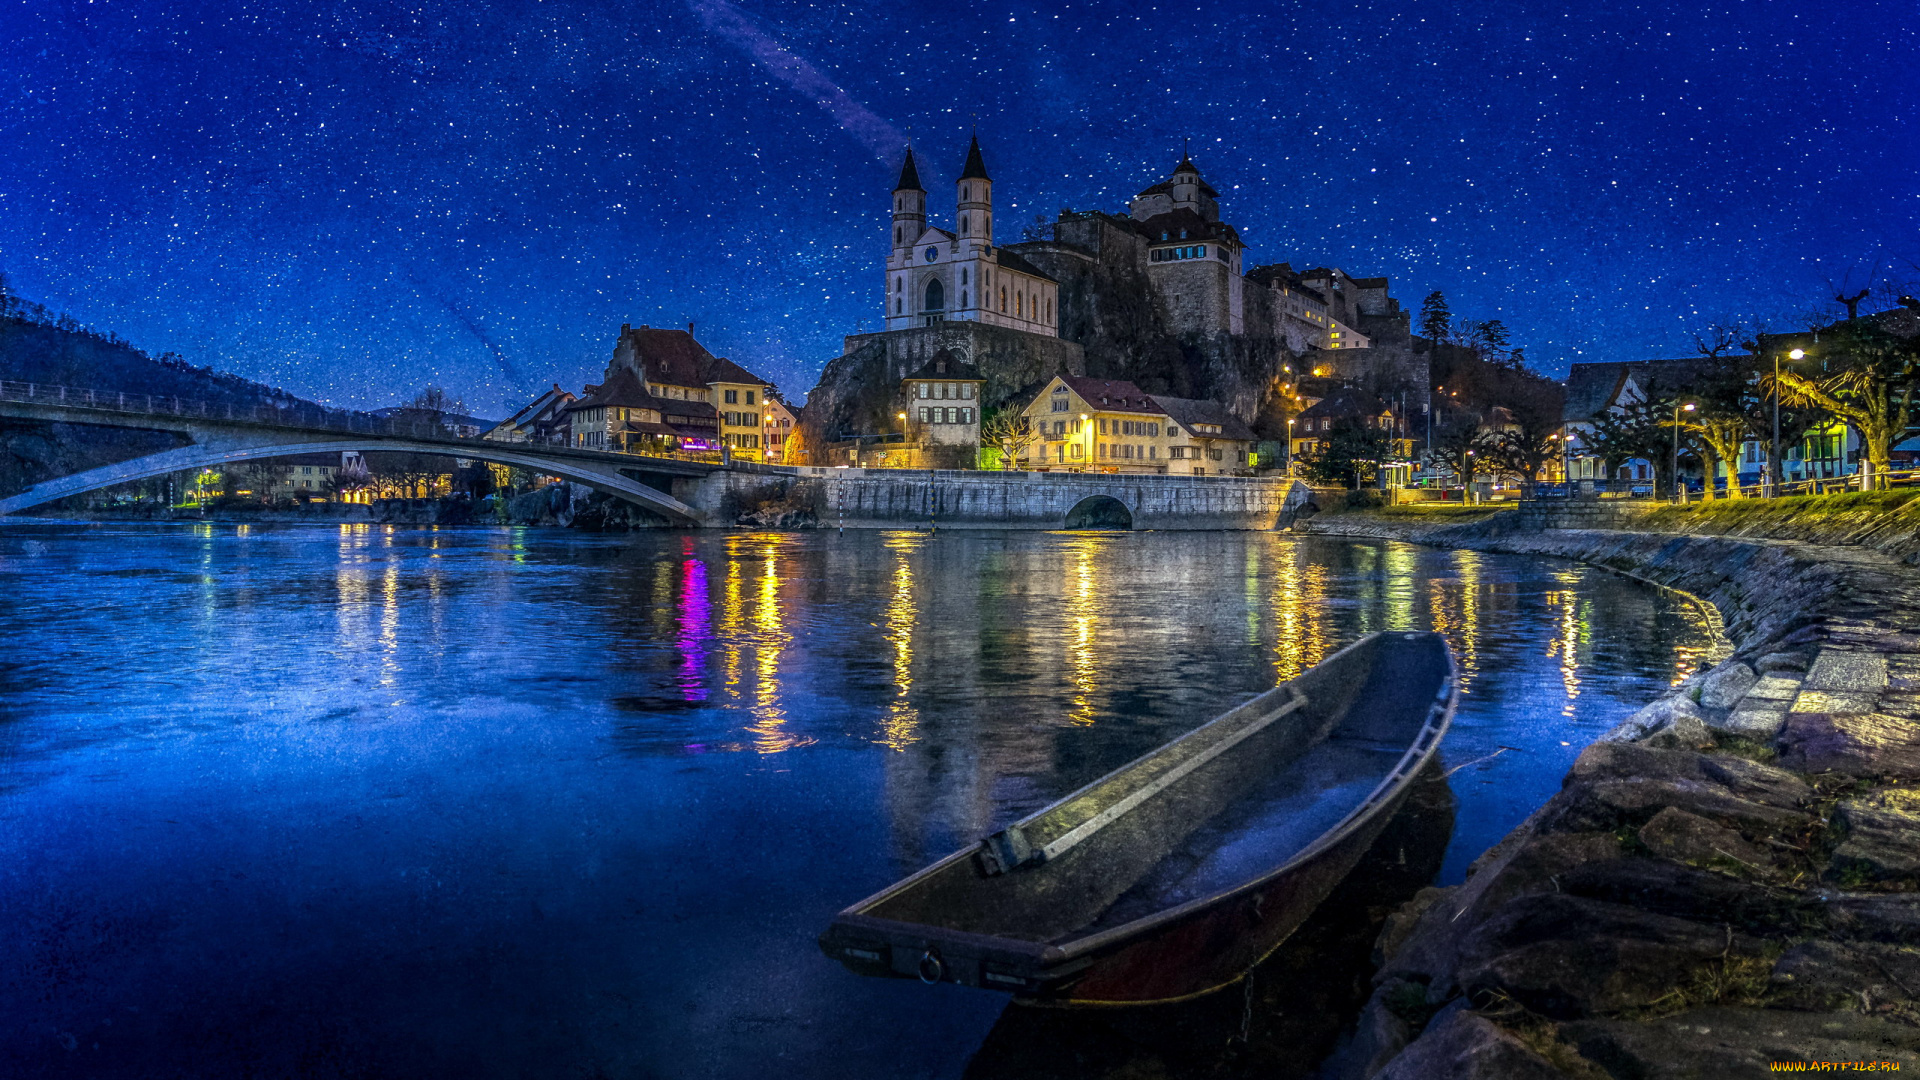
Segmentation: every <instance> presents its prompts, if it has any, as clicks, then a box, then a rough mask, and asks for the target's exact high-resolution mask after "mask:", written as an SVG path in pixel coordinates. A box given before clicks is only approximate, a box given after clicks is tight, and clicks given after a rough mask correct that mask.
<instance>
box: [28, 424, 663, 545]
mask: <svg viewBox="0 0 1920 1080" xmlns="http://www.w3.org/2000/svg"><path fill="white" fill-rule="evenodd" d="M346 450H357V451H360V452H362V453H364V452H367V451H402V452H412V453H417V454H433V455H436V456H439V457H460V458H473V459H475V460H477V461H488V462H492V463H494V464H497V465H518V466H520V467H522V468H526V469H533V470H535V471H538V472H541V473H544V474H547V475H550V476H558V477H560V478H561V479H564V480H569V481H572V482H574V483H577V484H584V485H586V486H587V487H590V488H593V489H594V490H596V491H604V492H606V493H607V494H609V495H614V496H617V497H619V498H622V499H626V500H627V501H628V502H632V503H638V504H639V505H641V506H644V507H646V508H647V509H648V510H651V511H653V512H654V513H656V514H659V515H661V516H662V517H664V518H666V519H667V520H669V521H672V522H675V523H677V524H683V525H696V524H699V521H700V518H699V515H698V514H697V513H696V512H695V511H694V510H693V508H692V507H690V506H688V505H687V504H685V503H683V502H681V501H680V500H678V499H676V498H674V497H673V496H671V495H669V494H667V493H666V492H664V491H661V490H659V489H658V488H655V487H652V486H650V485H648V484H646V483H645V482H643V481H640V480H635V479H633V478H632V477H629V476H626V475H624V474H623V473H621V472H620V471H619V468H620V467H621V466H620V464H619V463H613V462H609V463H604V464H603V463H600V462H588V461H571V460H568V459H566V458H564V457H560V456H558V455H554V456H549V455H546V454H542V453H540V452H539V451H538V450H537V449H534V448H531V447H525V446H524V445H523V444H519V443H501V442H485V441H481V442H474V443H471V444H468V443H461V444H459V445H457V446H451V445H448V444H447V443H444V442H435V441H430V440H420V441H417V442H416V441H414V440H410V439H401V438H391V437H386V438H373V439H354V438H318V439H311V440H308V441H302V442H297V443H271V442H262V443H257V444H253V445H239V446H235V445H202V444H192V445H188V446H181V447H176V448H174V449H172V450H163V451H161V452H160V453H157V454H148V455H147V456H145V457H139V458H134V459H132V460H130V461H122V462H117V463H115V464H113V465H102V466H100V467H99V468H94V469H87V470H84V471H82V472H77V473H72V474H70V475H68V476H62V477H59V478H57V479H53V480H48V481H45V482H43V483H39V484H35V485H34V486H33V487H30V488H28V489H27V490H25V491H23V492H21V493H20V494H18V495H14V496H11V497H9V498H5V499H0V515H6V514H13V513H18V512H19V511H21V510H27V509H31V508H32V507H35V506H40V505H42V504H44V503H50V502H53V501H55V500H57V499H64V498H66V497H68V496H70V495H83V494H85V493H87V492H89V491H98V490H99V489H101V488H104V487H112V486H113V485H115V484H124V483H127V482H129V481H133V480H145V479H147V478H148V477H151V476H161V475H164V474H166V473H170V472H181V471H185V470H196V469H204V468H207V467H208V466H212V465H222V464H230V463H232V462H236V461H257V460H259V459H261V458H274V457H287V456H290V455H293V454H331V453H339V452H342V451H346ZM640 465H644V461H636V462H635V463H634V464H632V465H627V466H625V467H627V468H634V467H636V466H640Z"/></svg>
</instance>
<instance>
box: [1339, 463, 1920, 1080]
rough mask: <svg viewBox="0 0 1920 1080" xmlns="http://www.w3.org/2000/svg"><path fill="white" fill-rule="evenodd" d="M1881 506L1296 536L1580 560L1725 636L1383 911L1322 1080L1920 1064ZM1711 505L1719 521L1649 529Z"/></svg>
mask: <svg viewBox="0 0 1920 1080" xmlns="http://www.w3.org/2000/svg"><path fill="white" fill-rule="evenodd" d="M1783 502H1784V500H1783ZM1897 510H1899V507H1897V506H1895V507H1891V508H1889V507H1887V506H1881V507H1878V508H1874V507H1865V508H1862V507H1848V506H1846V504H1839V505H1838V506H1835V507H1830V508H1829V509H1828V510H1827V511H1825V512H1823V511H1822V510H1821V509H1820V508H1818V507H1806V506H1803V507H1801V508H1799V509H1798V510H1793V509H1792V508H1785V509H1782V508H1778V507H1776V508H1770V509H1764V510H1763V509H1762V508H1758V507H1756V508H1754V510H1751V511H1747V513H1749V514H1753V515H1755V518H1763V519H1764V520H1755V519H1743V518H1741V517H1740V515H1739V514H1738V513H1735V512H1722V513H1720V514H1718V515H1713V516H1710V515H1698V516H1693V517H1689V516H1687V512H1686V511H1680V510H1675V511H1671V512H1656V513H1653V514H1648V515H1644V516H1642V517H1640V518H1639V519H1638V520H1636V521H1635V522H1634V524H1635V525H1636V527H1637V528H1638V529H1640V530H1643V531H1631V532H1630V531H1621V530H1600V529H1564V528H1538V527H1529V526H1538V525H1540V524H1548V525H1551V524H1553V522H1550V521H1549V522H1544V523H1543V522H1539V521H1533V522H1523V521H1521V520H1520V519H1521V515H1520V514H1518V513H1503V514H1497V515H1494V516H1493V517H1491V518H1487V519H1484V520H1481V521H1478V522H1475V523H1472V524H1466V525H1458V524H1455V525H1430V524H1423V523H1421V521H1420V520H1419V519H1418V518H1417V517H1416V516H1414V515H1404V516H1401V515H1394V514H1333V515H1322V516H1320V517H1316V518H1314V519H1312V520H1311V521H1310V522H1308V523H1307V524H1306V525H1304V526H1303V528H1304V529H1305V530H1307V531H1312V532H1315V533H1322V534H1328V535H1343V536H1350V537H1376V538H1381V539H1397V540H1408V541H1413V542H1417V543H1423V544H1432V545H1438V546H1448V547H1469V548H1474V549H1477V550H1486V551H1498V552H1511V553H1517V554H1537V555H1554V556H1561V557H1565V558H1571V559H1578V560H1581V561H1584V562H1589V563H1593V564H1595V565H1598V566H1603V567H1607V568H1610V569H1613V570H1616V571H1619V572H1622V573H1627V574H1631V575H1634V576H1636V577H1639V578H1642V579H1644V580H1647V581H1649V582H1652V583H1655V584H1658V585H1663V586H1667V587H1671V588H1676V589H1681V590H1684V591H1686V592H1688V593H1691V594H1693V595H1695V596H1697V597H1700V598H1701V599H1703V600H1706V601H1708V602H1710V603H1712V604H1713V605H1714V606H1715V607H1716V608H1717V609H1718V610H1719V613H1720V615H1721V617H1722V619H1723V621H1724V624H1725V628H1726V634H1727V636H1728V638H1729V639H1730V641H1731V642H1732V644H1733V646H1734V649H1733V652H1732V655H1730V656H1729V657H1727V658H1726V659H1725V660H1724V661H1722V662H1721V663H1719V664H1717V665H1715V666H1714V667H1713V668H1711V669H1710V670H1707V671H1702V672H1699V673H1697V674H1695V675H1694V676H1692V677H1690V678H1688V679H1686V680H1685V681H1684V682H1682V683H1680V684H1679V685H1678V686H1677V687H1676V688H1675V690H1674V692H1673V693H1672V694H1671V695H1670V696H1668V697H1666V698H1663V699H1661V700H1658V701H1655V702H1653V703H1651V704H1649V705H1647V706H1646V707H1645V708H1643V709H1641V710H1640V711H1639V712H1637V713H1635V714H1634V715H1633V716H1632V717H1631V718H1629V719H1628V720H1627V721H1626V722H1625V723H1623V724H1621V725H1620V726H1619V727H1618V728H1616V729H1615V730H1614V731H1612V732H1610V733H1609V734H1608V735H1606V736H1604V737H1603V738H1602V740H1601V741H1600V742H1598V743H1596V744H1595V745H1594V746H1592V747H1590V748H1589V749H1588V750H1587V751H1586V752H1585V753H1583V754H1582V755H1581V756H1580V758H1579V760H1578V761H1577V762H1576V763H1575V765H1574V767H1573V770H1572V771H1571V773H1569V774H1568V776H1567V778H1566V781H1565V784H1564V786H1563V788H1562V790H1561V792H1560V793H1559V794H1558V795H1556V796H1555V797H1554V798H1553V799H1552V800H1550V801H1549V802H1548V803H1547V804H1546V805H1545V806H1543V807H1541V808H1540V809H1539V810H1538V811H1536V812H1535V813H1534V814H1533V815H1532V816H1531V817H1530V818H1528V820H1527V821H1526V822H1524V823H1523V824H1521V825H1520V826H1519V827H1518V828H1517V829H1515V830H1514V831H1513V832H1512V833H1511V834H1509V835H1508V836H1507V837H1506V839H1504V840H1503V841H1502V842H1501V843H1500V844H1498V845H1496V846H1495V847H1494V848H1493V849H1492V850H1490V851H1488V852H1487V853H1486V854H1484V855H1482V856H1481V857H1480V859H1479V860H1478V861H1477V862H1475V864H1474V865H1473V868H1472V869H1471V870H1470V872H1469V874H1468V877H1467V880H1466V881H1465V882H1464V883H1463V884H1460V885H1456V886H1452V887H1448V888H1429V889H1425V890H1422V891H1421V893H1420V894H1419V895H1418V896H1417V897H1416V898H1415V899H1414V900H1413V901H1412V902H1411V903H1409V904H1408V905H1406V906H1405V907H1404V908H1402V909H1401V910H1399V911H1398V912H1397V913H1396V914H1395V915H1394V916H1393V917H1392V918H1391V919H1390V920H1389V922H1388V924H1387V928H1386V930H1385V931H1384V932H1383V933H1382V934H1381V937H1380V939H1379V941H1378V943H1377V945H1376V959H1377V962H1378V971H1377V973H1376V975H1375V983H1374V987H1375V989H1374V994H1373V997H1372V999H1371V1000H1370V1001H1369V1003H1368V1005H1367V1007H1366V1009H1365V1011H1364V1013H1363V1015H1362V1017H1361V1020H1360V1024H1359V1030H1358V1031H1357V1033H1356V1036H1355V1040H1354V1043H1353V1045H1352V1046H1350V1047H1349V1048H1348V1049H1347V1051H1346V1052H1345V1053H1344V1054H1343V1055H1342V1056H1341V1058H1340V1059H1339V1061H1338V1062H1336V1063H1335V1064H1334V1065H1333V1066H1332V1069H1333V1071H1334V1073H1335V1074H1336V1075H1340V1076H1345V1077H1374V1076H1378V1077H1382V1078H1388V1080H1402V1078H1409V1077H1416V1076H1418V1077H1423V1078H1429V1080H1431V1078H1435V1077H1485V1078H1492V1077H1503V1078H1514V1077H1519V1078H1534V1077H1540V1078H1552V1077H1588V1078H1598V1077H1612V1078H1621V1080H1624V1078H1628V1077H1634V1078H1639V1077H1695V1076H1699V1077H1707V1076H1713V1077H1719V1076H1749V1075H1751V1076H1759V1075H1763V1074H1765V1073H1767V1072H1768V1071H1769V1070H1770V1066H1769V1063H1770V1062H1899V1063H1901V1065H1903V1066H1904V1067H1905V1068H1907V1069H1914V1068H1920V571H1916V570H1914V569H1913V568H1911V567H1910V565H1909V564H1908V563H1909V560H1910V559H1912V558H1913V557H1914V555H1915V552H1920V544H1916V543H1915V542H1914V530H1913V526H1912V525H1906V527H1905V531H1904V532H1903V531H1902V530H1901V529H1900V528H1898V527H1891V526H1890V525H1889V523H1888V522H1887V521H1885V520H1875V519H1876V518H1878V519H1884V518H1885V517H1886V516H1887V514H1888V513H1889V512H1890V511H1897ZM1869 511H1871V512H1869ZM1904 516H1905V515H1904V514H1902V517H1904ZM1709 517H1710V518H1711V521H1710V523H1711V524H1713V525H1714V526H1716V527H1714V528H1713V529H1712V531H1713V532H1715V533H1718V534H1719V535H1688V534H1681V533H1677V532H1665V531H1654V530H1656V529H1659V528H1661V527H1666V528H1680V527H1687V526H1688V525H1691V524H1693V523H1696V522H1700V521H1701V520H1702V519H1703V518H1709ZM1783 537H1784V538H1783ZM1881 1067H1882V1068H1885V1066H1884V1065H1883V1066H1881Z"/></svg>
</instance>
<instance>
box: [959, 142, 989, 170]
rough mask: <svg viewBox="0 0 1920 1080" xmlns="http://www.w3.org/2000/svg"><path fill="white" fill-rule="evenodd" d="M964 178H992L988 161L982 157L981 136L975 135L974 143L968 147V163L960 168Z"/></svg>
mask: <svg viewBox="0 0 1920 1080" xmlns="http://www.w3.org/2000/svg"><path fill="white" fill-rule="evenodd" d="M960 179H962V180H992V179H993V178H992V177H990V176H988V175H987V163H986V162H985V161H984V160H982V159H981V157H980V136H978V135H975V136H974V137H973V145H972V146H969V147H967V164H966V167H965V168H962V169H961V170H960Z"/></svg>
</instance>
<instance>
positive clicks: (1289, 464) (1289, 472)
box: [1287, 416, 1294, 476]
mask: <svg viewBox="0 0 1920 1080" xmlns="http://www.w3.org/2000/svg"><path fill="white" fill-rule="evenodd" d="M1293 421H1294V418H1293V417H1291V416H1289V417H1287V475H1288V476H1292V475H1293Z"/></svg>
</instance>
